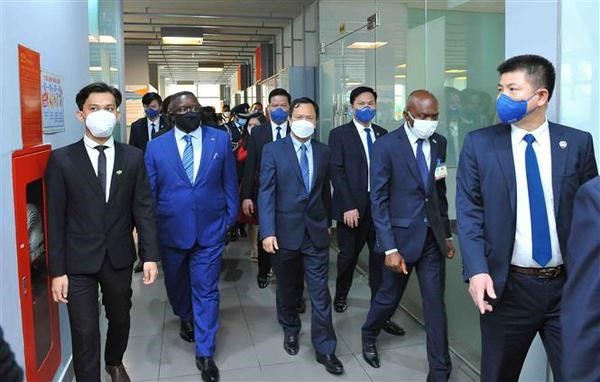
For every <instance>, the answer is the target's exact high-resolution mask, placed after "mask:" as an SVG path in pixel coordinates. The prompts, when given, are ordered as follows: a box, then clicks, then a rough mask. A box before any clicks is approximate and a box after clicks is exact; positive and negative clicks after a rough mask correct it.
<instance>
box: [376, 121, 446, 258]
mask: <svg viewBox="0 0 600 382" xmlns="http://www.w3.org/2000/svg"><path fill="white" fill-rule="evenodd" d="M429 144H430V147H431V162H430V171H429V181H428V187H427V188H425V187H424V186H423V182H422V181H421V176H420V173H419V169H418V167H417V160H416V158H415V154H414V152H413V149H412V146H411V144H410V141H409V140H408V136H407V135H406V131H404V127H400V128H399V129H397V130H395V131H393V132H391V133H389V134H386V135H384V136H383V137H381V138H379V139H378V140H376V141H375V145H374V149H373V158H372V159H373V160H372V162H371V215H372V217H373V223H374V225H375V230H376V237H377V245H378V247H379V250H380V251H381V252H384V251H388V250H390V249H393V248H397V249H398V251H399V252H400V254H401V255H402V256H403V257H404V260H405V261H406V262H408V263H414V262H416V261H418V260H419V258H420V257H421V254H422V253H423V247H424V245H425V238H426V236H427V229H428V227H430V228H431V230H432V232H433V235H434V237H435V240H436V242H437V244H438V247H439V249H440V252H441V253H443V254H445V253H446V238H448V237H450V236H451V232H450V222H449V220H448V201H447V199H446V180H445V179H440V180H437V181H436V180H435V176H434V175H435V168H436V166H437V165H438V164H439V163H445V161H446V138H444V137H443V136H441V135H439V134H437V133H435V134H433V135H432V136H431V137H430V138H429Z"/></svg>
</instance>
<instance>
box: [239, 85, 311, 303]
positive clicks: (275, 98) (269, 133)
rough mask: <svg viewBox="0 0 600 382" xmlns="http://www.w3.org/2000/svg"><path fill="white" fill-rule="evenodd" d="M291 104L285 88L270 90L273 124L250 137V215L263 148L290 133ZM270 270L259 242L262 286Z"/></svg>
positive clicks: (246, 180)
mask: <svg viewBox="0 0 600 382" xmlns="http://www.w3.org/2000/svg"><path fill="white" fill-rule="evenodd" d="M291 103H292V97H291V96H290V94H289V93H288V92H287V91H286V90H285V89H281V88H277V89H273V90H272V91H271V93H269V106H268V110H267V112H268V114H269V120H270V123H269V124H268V125H262V126H258V127H256V128H254V129H252V132H251V134H250V140H249V142H248V158H247V159H246V165H245V167H244V177H243V179H242V185H241V192H240V198H241V199H242V212H243V213H244V215H246V216H248V217H251V216H252V215H253V214H254V211H255V209H256V208H257V207H256V200H257V199H258V186H259V179H260V162H261V158H262V151H263V147H264V146H265V145H266V144H267V143H270V142H274V141H277V140H279V139H281V138H285V137H286V136H288V135H289V132H290V127H289V124H288V115H289V110H290V104H291ZM259 229H260V228H259ZM259 235H260V233H259ZM270 271H271V257H270V255H269V254H268V253H266V252H265V251H264V250H263V248H262V246H261V245H259V246H258V275H257V276H256V281H257V284H258V287H259V288H266V287H267V286H268V285H269V282H270V277H269V272H270ZM303 278H304V277H303V276H301V277H299V279H300V282H299V284H298V291H299V297H298V311H299V312H300V313H304V311H305V310H306V305H305V303H304V299H303V298H302V294H303V292H304V281H302V279H303Z"/></svg>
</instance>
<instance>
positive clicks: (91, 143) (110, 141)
mask: <svg viewBox="0 0 600 382" xmlns="http://www.w3.org/2000/svg"><path fill="white" fill-rule="evenodd" d="M83 143H85V145H86V146H87V147H89V148H91V149H94V148H95V147H96V146H98V145H99V143H96V142H95V141H94V140H93V139H92V138H90V137H88V136H87V135H84V136H83ZM102 145H103V146H106V147H108V148H112V147H114V146H115V139H114V138H113V137H112V135H111V137H110V138H108V140H107V141H106V142H104V143H103V144H102Z"/></svg>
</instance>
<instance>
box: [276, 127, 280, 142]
mask: <svg viewBox="0 0 600 382" xmlns="http://www.w3.org/2000/svg"><path fill="white" fill-rule="evenodd" d="M275 129H276V130H277V135H276V136H275V139H276V140H279V139H281V126H277V127H276V128H275Z"/></svg>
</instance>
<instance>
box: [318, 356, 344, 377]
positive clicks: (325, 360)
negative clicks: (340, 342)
mask: <svg viewBox="0 0 600 382" xmlns="http://www.w3.org/2000/svg"><path fill="white" fill-rule="evenodd" d="M317 362H318V363H320V364H322V365H324V366H325V370H327V372H328V373H331V374H335V375H340V374H344V365H342V363H341V362H340V360H339V359H338V357H336V356H335V354H321V353H317Z"/></svg>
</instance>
